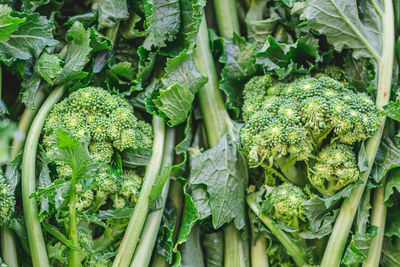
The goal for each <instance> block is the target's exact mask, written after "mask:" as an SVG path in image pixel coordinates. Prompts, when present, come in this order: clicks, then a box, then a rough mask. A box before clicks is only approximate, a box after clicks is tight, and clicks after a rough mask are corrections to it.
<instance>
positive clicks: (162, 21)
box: [143, 0, 181, 50]
mask: <svg viewBox="0 0 400 267" xmlns="http://www.w3.org/2000/svg"><path fill="white" fill-rule="evenodd" d="M144 12H145V15H146V24H147V37H146V39H145V41H144V44H143V46H144V47H145V48H146V49H147V50H151V48H152V47H165V46H166V43H165V42H167V41H169V42H170V41H172V40H174V38H175V35H176V34H177V33H178V31H179V29H180V26H181V18H180V14H181V13H180V7H179V1H178V0H145V1H144Z"/></svg>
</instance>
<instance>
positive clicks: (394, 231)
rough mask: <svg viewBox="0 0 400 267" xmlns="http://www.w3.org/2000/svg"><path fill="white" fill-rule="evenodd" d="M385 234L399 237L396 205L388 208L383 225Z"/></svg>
mask: <svg viewBox="0 0 400 267" xmlns="http://www.w3.org/2000/svg"><path fill="white" fill-rule="evenodd" d="M385 236H387V237H397V238H400V209H399V207H397V206H395V207H392V208H390V209H389V210H388V213H387V217H386V225H385Z"/></svg>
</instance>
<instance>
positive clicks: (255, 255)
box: [248, 210, 269, 267]
mask: <svg viewBox="0 0 400 267" xmlns="http://www.w3.org/2000/svg"><path fill="white" fill-rule="evenodd" d="M248 214H249V217H250V221H253V218H254V217H255V216H256V215H255V214H254V213H252V212H251V210H249V212H248ZM250 226H251V228H252V229H253V228H255V227H256V226H255V225H254V223H250ZM252 233H254V231H253V230H252ZM250 260H251V267H269V261H268V255H267V239H266V238H265V237H264V236H263V234H262V233H259V234H258V236H253V234H252V236H251V248H250Z"/></svg>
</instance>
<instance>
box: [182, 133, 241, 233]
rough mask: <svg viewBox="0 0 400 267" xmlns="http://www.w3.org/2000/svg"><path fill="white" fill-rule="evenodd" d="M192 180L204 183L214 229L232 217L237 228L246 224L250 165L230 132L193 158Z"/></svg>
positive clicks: (191, 181)
mask: <svg viewBox="0 0 400 267" xmlns="http://www.w3.org/2000/svg"><path fill="white" fill-rule="evenodd" d="M189 182H190V184H195V185H196V184H197V185H199V184H200V185H201V184H203V185H205V186H207V192H208V194H209V201H210V207H211V212H212V224H213V226H214V228H215V229H217V228H219V227H221V226H222V225H224V224H225V223H229V222H231V221H232V220H233V221H234V223H235V226H236V228H237V229H242V228H243V227H244V225H245V221H246V218H245V217H246V216H245V213H246V212H245V203H244V197H245V190H246V186H247V168H246V163H245V161H244V158H243V156H242V155H241V154H240V152H239V151H238V149H237V147H236V145H235V144H234V143H233V141H232V140H231V139H230V137H229V136H228V135H225V136H224V137H222V138H221V139H220V141H219V142H218V144H217V145H216V146H214V147H213V148H211V149H209V150H207V151H205V152H204V153H202V154H200V155H198V156H195V157H194V158H193V159H192V161H191V171H190V180H189Z"/></svg>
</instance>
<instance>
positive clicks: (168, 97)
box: [153, 84, 194, 127]
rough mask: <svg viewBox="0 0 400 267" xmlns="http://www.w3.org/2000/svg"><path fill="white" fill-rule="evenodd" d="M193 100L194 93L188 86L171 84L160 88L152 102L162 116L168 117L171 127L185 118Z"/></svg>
mask: <svg viewBox="0 0 400 267" xmlns="http://www.w3.org/2000/svg"><path fill="white" fill-rule="evenodd" d="M193 100H194V94H193V93H192V92H191V91H190V90H189V88H188V87H186V86H181V85H179V84H173V85H172V86H170V87H167V88H165V89H163V90H161V91H160V92H159V95H158V97H157V98H156V99H154V100H153V103H154V105H155V106H156V107H157V108H158V109H159V110H160V111H161V112H162V113H161V114H163V115H164V117H166V118H169V120H168V125H169V126H171V127H172V126H175V125H178V124H180V123H182V122H183V121H185V120H186V118H187V116H188V114H189V111H190V108H191V107H192V102H193Z"/></svg>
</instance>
